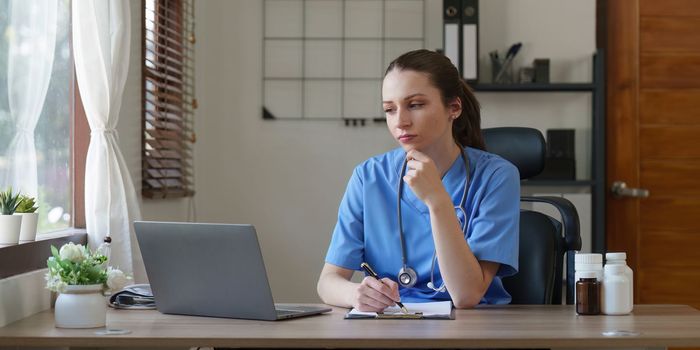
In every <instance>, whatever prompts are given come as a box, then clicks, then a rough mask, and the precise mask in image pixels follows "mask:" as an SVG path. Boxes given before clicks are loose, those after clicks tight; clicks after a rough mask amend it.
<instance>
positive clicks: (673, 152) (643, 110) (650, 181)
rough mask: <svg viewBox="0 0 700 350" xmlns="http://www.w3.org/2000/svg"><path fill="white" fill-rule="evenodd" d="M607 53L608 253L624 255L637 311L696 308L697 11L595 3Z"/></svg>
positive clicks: (699, 296) (639, 2) (699, 218)
mask: <svg viewBox="0 0 700 350" xmlns="http://www.w3.org/2000/svg"><path fill="white" fill-rule="evenodd" d="M598 5H599V6H600V7H602V8H599V10H601V11H599V14H600V17H599V20H600V21H599V25H600V24H601V22H602V23H605V24H604V25H603V27H606V28H603V27H599V37H598V38H599V40H600V41H602V42H603V43H602V44H604V47H605V48H606V54H607V72H608V74H607V83H606V88H607V125H606V127H607V129H606V134H607V138H606V142H607V145H606V156H607V161H606V166H607V175H606V177H607V186H608V188H610V187H611V186H612V185H613V183H614V182H625V183H626V185H627V186H628V187H630V188H638V189H646V190H648V193H649V196H648V197H647V198H641V196H642V195H643V194H644V191H636V192H634V191H627V192H626V193H625V194H628V195H627V196H614V195H613V194H612V193H611V192H610V191H608V195H607V196H606V217H607V222H606V237H607V238H606V240H607V242H606V243H607V251H626V252H627V253H628V263H629V265H630V266H631V267H632V269H633V270H634V273H635V281H634V282H635V302H636V303H643V304H649V303H680V304H688V305H691V306H693V307H695V308H700V5H699V4H698V2H697V1H694V0H666V1H658V0H615V1H604V0H601V1H599V2H598Z"/></svg>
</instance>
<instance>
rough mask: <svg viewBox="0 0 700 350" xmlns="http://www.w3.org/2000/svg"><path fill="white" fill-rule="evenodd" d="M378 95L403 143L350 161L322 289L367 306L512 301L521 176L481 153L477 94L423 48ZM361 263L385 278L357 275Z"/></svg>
mask: <svg viewBox="0 0 700 350" xmlns="http://www.w3.org/2000/svg"><path fill="white" fill-rule="evenodd" d="M382 101H383V102H382V103H383V106H384V111H385V113H386V121H387V126H388V128H389V132H390V133H391V135H392V136H393V137H394V138H395V139H396V140H397V141H398V142H399V144H400V145H401V147H400V148H397V149H395V150H392V151H390V152H388V153H385V154H382V155H379V156H375V157H373V158H370V159H369V160H367V161H365V162H363V163H362V164H360V165H359V166H357V167H356V168H355V170H354V172H353V174H352V177H351V179H350V182H349V184H348V188H347V190H346V192H345V195H344V197H343V199H342V202H341V204H340V209H339V212H338V222H337V224H336V227H335V230H334V232H333V238H332V240H331V243H330V247H329V249H328V254H327V255H326V264H325V265H324V267H323V271H322V272H321V276H320V278H319V281H318V293H319V296H320V297H321V299H322V300H323V301H324V302H325V303H327V304H332V305H337V306H343V307H354V308H356V309H358V310H360V311H381V310H383V309H384V308H386V307H388V306H392V305H394V304H395V302H397V301H409V302H410V301H413V302H417V301H430V300H435V301H437V300H452V302H453V303H454V305H455V307H457V308H470V307H473V306H474V305H477V304H479V303H490V304H505V303H508V302H510V295H508V293H507V292H506V291H505V289H504V288H503V285H502V283H501V277H505V276H510V275H513V274H515V273H516V272H517V268H518V225H519V210H520V209H519V198H520V182H519V174H518V171H517V169H516V168H515V167H514V166H513V165H512V164H510V163H509V162H508V161H506V160H504V159H502V158H500V157H498V156H496V155H493V154H490V153H487V152H485V151H484V140H483V137H482V136H481V127H480V123H481V122H480V119H481V117H480V114H479V104H478V102H477V101H476V99H475V97H474V95H473V93H472V92H471V90H470V89H469V88H468V87H467V85H466V84H465V83H464V82H463V81H462V80H461V79H460V75H459V72H458V71H457V69H456V68H455V67H454V66H453V65H452V63H451V62H450V61H449V59H447V58H446V57H445V56H443V55H442V54H440V53H436V52H432V51H428V50H417V51H411V52H408V53H405V54H403V55H401V56H400V57H398V58H397V59H395V60H394V61H393V62H392V63H391V64H390V65H389V67H388V68H387V70H386V73H385V75H384V81H383V86H382ZM465 160H467V161H466V162H465ZM467 174H468V175H469V176H467ZM397 203H398V204H397ZM460 207H462V208H463V210H461V209H460ZM362 262H367V263H368V264H369V265H370V266H371V267H372V268H374V270H375V271H376V272H377V274H378V275H379V276H380V277H383V278H382V279H381V282H380V281H379V280H376V279H374V278H371V277H365V278H364V279H363V280H362V282H360V283H354V282H351V281H350V278H351V277H352V274H353V271H354V270H359V269H360V264H361V263H362ZM397 282H398V283H397ZM400 283H401V285H400Z"/></svg>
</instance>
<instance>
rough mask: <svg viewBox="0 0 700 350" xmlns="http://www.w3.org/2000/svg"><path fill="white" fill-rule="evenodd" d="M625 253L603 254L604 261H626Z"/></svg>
mask: <svg viewBox="0 0 700 350" xmlns="http://www.w3.org/2000/svg"><path fill="white" fill-rule="evenodd" d="M626 259H627V253H625V252H617V253H605V260H626Z"/></svg>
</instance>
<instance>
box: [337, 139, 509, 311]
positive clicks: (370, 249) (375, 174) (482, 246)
mask: <svg viewBox="0 0 700 350" xmlns="http://www.w3.org/2000/svg"><path fill="white" fill-rule="evenodd" d="M465 151H466V154H467V157H468V160H469V169H470V177H469V179H470V180H469V189H468V191H467V198H466V203H465V204H464V208H465V209H466V212H467V216H468V217H469V219H468V224H467V233H466V235H465V239H466V240H467V243H468V244H469V247H470V248H471V250H472V252H473V253H474V255H475V256H476V258H477V260H486V261H493V262H497V263H500V264H501V265H500V268H499V270H498V273H497V274H496V277H494V279H493V282H491V285H490V286H489V288H488V289H487V291H486V294H485V295H484V297H483V298H482V299H481V303H482V304H507V303H509V302H510V300H511V297H510V295H509V294H508V292H506V290H505V289H504V288H503V284H502V283H501V277H506V276H511V275H514V274H515V273H516V272H517V271H518V230H519V221H520V175H519V173H518V169H517V168H516V167H515V166H514V165H513V164H511V163H510V162H508V161H507V160H504V159H503V158H501V157H499V156H497V155H495V154H491V153H488V152H485V151H481V150H478V149H474V148H468V147H467V148H465ZM405 157H406V153H405V152H404V151H403V149H401V148H397V149H394V150H392V151H390V152H387V153H384V154H381V155H378V156H375V157H373V158H370V159H368V160H366V161H365V162H363V163H361V164H360V165H358V166H357V167H356V168H355V170H354V171H353V174H352V177H351V178H350V182H349V183H348V187H347V189H346V191H345V195H344V196H343V199H342V201H341V203H340V208H339V210H338V222H337V224H336V226H335V230H334V231H333V238H332V239H331V243H330V247H329V248H328V253H327V255H326V262H327V263H330V264H333V265H336V266H340V267H343V268H346V269H350V270H360V263H362V262H363V261H366V262H367V263H368V264H370V265H371V266H372V268H374V270H375V271H376V272H377V274H378V275H379V276H380V277H381V278H383V277H389V278H390V279H392V280H394V281H396V279H397V274H398V272H399V270H400V269H401V267H402V257H401V241H400V238H399V228H398V218H397V216H398V212H397V210H398V209H397V206H396V204H397V190H398V180H399V172H400V171H401V166H402V165H403V161H404V159H405ZM464 180H465V166H464V161H463V160H462V157H457V159H456V160H455V162H454V163H453V164H452V165H451V166H450V168H449V169H448V171H447V173H446V174H445V175H444V177H443V179H442V183H443V185H444V186H445V189H446V190H447V192H448V193H449V194H450V196H451V197H452V202H453V203H454V204H455V206H456V205H458V204H459V201H460V200H461V199H462V193H463V191H464ZM401 200H402V202H401V211H402V217H403V230H404V235H405V236H404V239H405V241H406V251H407V253H406V255H407V263H408V266H409V267H412V268H413V269H414V270H416V273H417V274H418V282H417V283H416V285H415V286H414V287H412V288H403V287H399V293H400V295H401V300H402V301H405V302H420V301H430V300H451V297H450V295H449V291H445V292H435V291H433V290H432V289H430V288H428V287H427V283H428V282H430V268H431V263H432V258H433V252H434V249H435V245H434V242H433V237H432V228H431V226H430V213H429V211H428V207H427V206H426V205H425V204H424V203H423V202H422V201H421V200H420V199H419V198H418V197H416V195H415V194H414V193H413V191H412V190H411V188H410V186H408V185H407V184H405V185H404V186H403V193H402V197H401ZM457 217H458V218H459V219H460V225H462V224H463V222H464V221H463V220H464V218H463V217H462V214H461V213H458V215H457ZM434 279H435V285H436V286H441V285H442V284H443V281H442V276H441V275H440V269H439V261H438V263H437V264H436V267H435V273H434Z"/></svg>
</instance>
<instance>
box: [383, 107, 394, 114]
mask: <svg viewBox="0 0 700 350" xmlns="http://www.w3.org/2000/svg"><path fill="white" fill-rule="evenodd" d="M393 111H394V109H393V108H384V113H391V112H393Z"/></svg>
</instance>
